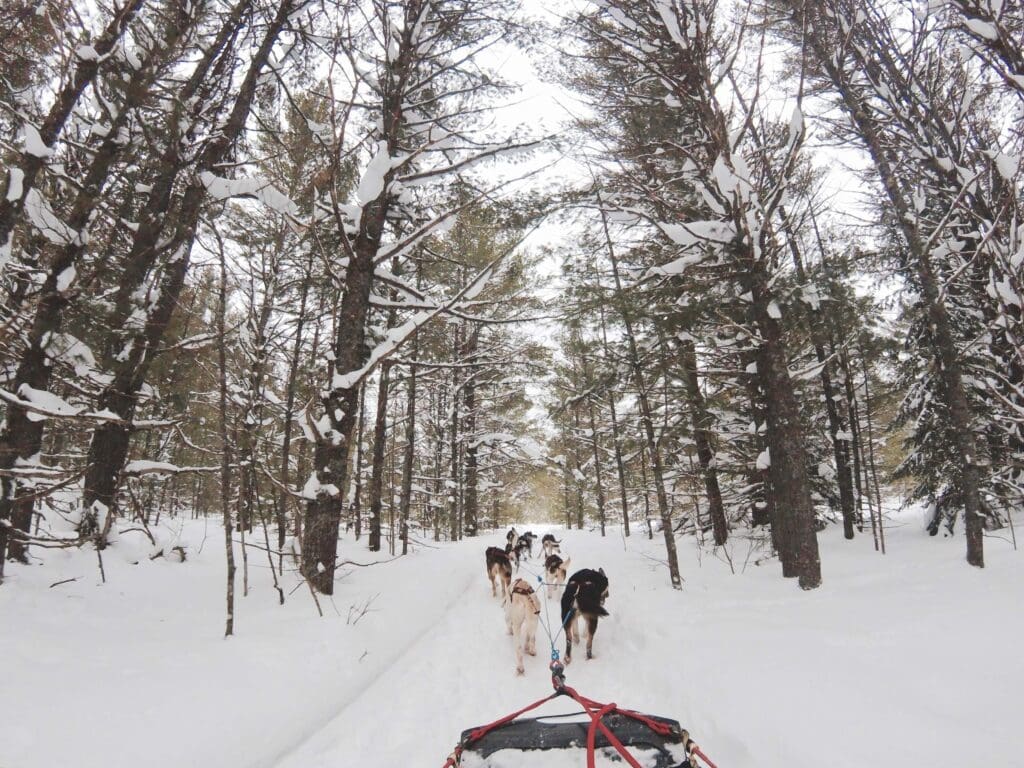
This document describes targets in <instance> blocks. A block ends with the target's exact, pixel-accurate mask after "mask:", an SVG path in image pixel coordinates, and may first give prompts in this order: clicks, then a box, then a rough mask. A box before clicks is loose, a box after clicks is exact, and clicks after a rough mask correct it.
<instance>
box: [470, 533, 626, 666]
mask: <svg viewBox="0 0 1024 768" xmlns="http://www.w3.org/2000/svg"><path fill="white" fill-rule="evenodd" d="M536 538H537V537H536V535H534V534H533V533H531V532H530V531H527V532H526V533H524V534H523V535H522V536H520V535H519V534H517V533H516V529H515V528H512V529H511V530H509V532H508V533H507V534H506V536H505V540H506V544H505V548H504V549H502V548H501V547H488V548H487V552H486V558H487V577H488V578H489V579H490V580H491V596H492V597H497V595H498V588H499V586H500V589H501V598H502V600H501V604H502V607H503V608H504V610H505V627H506V629H508V633H509V634H510V635H512V644H513V647H514V649H515V657H516V674H519V675H521V674H523V672H524V668H523V654H524V653H528V654H529V655H531V656H536V655H537V624H538V622H539V621H540V618H539V617H540V609H541V606H540V600H539V598H538V597H537V593H536V592H535V591H534V589H533V587H532V586H531V585H530V584H529V583H528V582H527V581H526V580H525V579H520V578H517V579H515V581H513V580H512V573H513V568H514V569H515V571H516V572H517V573H518V571H519V564H520V562H521V561H522V560H529V559H530V558H531V557H532V556H533V542H534V540H536ZM560 544H561V542H559V541H557V540H556V539H555V537H554V536H553V535H551V534H550V533H547V534H544V536H543V538H542V539H541V548H542V550H543V552H544V574H545V581H546V583H547V597H548V599H549V600H550V599H552V598H553V597H555V595H556V594H557V593H558V590H559V588H561V587H563V586H564V591H563V592H562V610H561V613H560V616H561V622H562V626H564V627H565V663H566V664H569V663H570V662H571V661H572V646H573V644H574V643H577V644H578V643H579V641H580V639H581V637H582V635H581V633H580V628H579V621H580V620H581V619H582V620H583V621H585V622H586V626H587V658H588V659H592V658H593V657H594V654H593V645H594V633H596V632H597V620H598V619H599V618H600V617H601V616H607V615H608V611H606V610H605V609H604V601H605V598H607V597H608V577H607V576H605V574H604V569H603V568H598V569H597V570H596V571H594V570H591V569H590V568H584V569H582V570H579V571H576V573H574V574H573V575H572V576H571V577H570V578H569V580H568V581H566V578H565V576H566V574H567V573H568V570H569V562H570V558H566V559H565V560H563V559H562V557H561V546H560ZM557 629H558V628H557V627H551V631H552V633H554V632H555V631H556V630H557Z"/></svg>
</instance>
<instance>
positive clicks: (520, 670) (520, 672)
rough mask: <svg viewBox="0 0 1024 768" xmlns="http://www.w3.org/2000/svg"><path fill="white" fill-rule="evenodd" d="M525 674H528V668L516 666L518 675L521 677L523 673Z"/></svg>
mask: <svg viewBox="0 0 1024 768" xmlns="http://www.w3.org/2000/svg"><path fill="white" fill-rule="evenodd" d="M525 674H526V670H525V669H523V668H522V667H516V677H520V676H521V675H525Z"/></svg>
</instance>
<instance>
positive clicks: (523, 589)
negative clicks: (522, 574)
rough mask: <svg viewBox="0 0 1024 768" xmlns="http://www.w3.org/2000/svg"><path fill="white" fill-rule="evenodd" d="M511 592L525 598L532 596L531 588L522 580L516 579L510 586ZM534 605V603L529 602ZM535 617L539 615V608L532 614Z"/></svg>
mask: <svg viewBox="0 0 1024 768" xmlns="http://www.w3.org/2000/svg"><path fill="white" fill-rule="evenodd" d="M512 592H513V593H514V594H517V595H526V596H527V597H529V596H531V595H533V587H531V586H530V585H529V584H527V583H526V582H525V581H523V580H522V579H516V583H515V584H514V585H513V586H512ZM531 602H533V603H534V605H536V602H535V601H531ZM533 613H534V614H535V615H537V614H539V613H540V608H538V609H537V610H536V611H534V612H533Z"/></svg>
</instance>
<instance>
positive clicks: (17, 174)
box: [7, 168, 25, 202]
mask: <svg viewBox="0 0 1024 768" xmlns="http://www.w3.org/2000/svg"><path fill="white" fill-rule="evenodd" d="M9 173H10V177H9V180H8V182H7V200H8V201H11V202H13V201H14V200H20V199H21V196H22V194H23V193H24V182H25V172H24V171H23V170H21V168H11V169H10V171H9Z"/></svg>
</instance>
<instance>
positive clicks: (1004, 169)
mask: <svg viewBox="0 0 1024 768" xmlns="http://www.w3.org/2000/svg"><path fill="white" fill-rule="evenodd" d="M994 160H995V164H996V170H998V171H999V175H1000V176H1002V177H1003V178H1004V179H1006V181H1008V182H1010V183H1011V184H1012V183H1013V180H1014V178H1016V176H1017V171H1018V170H1019V169H1020V158H1019V157H1017V156H1016V155H1008V154H1006V153H1005V152H997V153H996V155H995V158H994Z"/></svg>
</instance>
